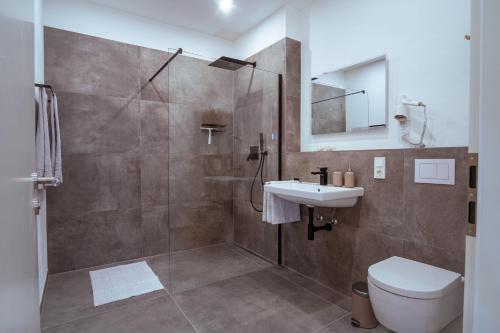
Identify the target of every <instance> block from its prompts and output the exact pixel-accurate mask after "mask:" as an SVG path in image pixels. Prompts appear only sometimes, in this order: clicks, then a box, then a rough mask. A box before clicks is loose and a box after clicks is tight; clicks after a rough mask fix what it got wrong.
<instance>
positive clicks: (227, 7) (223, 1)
mask: <svg viewBox="0 0 500 333" xmlns="http://www.w3.org/2000/svg"><path fill="white" fill-rule="evenodd" d="M233 7H234V3H233V0H219V9H220V10H221V11H222V12H223V13H225V14H227V13H229V12H230V11H231V9H233Z"/></svg>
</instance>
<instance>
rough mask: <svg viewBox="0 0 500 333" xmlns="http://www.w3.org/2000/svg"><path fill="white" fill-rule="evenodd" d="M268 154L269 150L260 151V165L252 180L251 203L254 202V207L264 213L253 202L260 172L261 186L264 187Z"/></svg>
mask: <svg viewBox="0 0 500 333" xmlns="http://www.w3.org/2000/svg"><path fill="white" fill-rule="evenodd" d="M266 154H267V152H261V153H260V159H259V167H258V168H257V172H256V173H255V176H254V177H253V181H252V186H251V187H250V203H251V204H252V208H253V209H254V210H255V211H256V212H259V213H262V209H259V208H257V207H256V206H255V203H254V202H253V188H254V186H255V181H256V180H257V177H258V176H259V173H260V186H262V188H264V176H263V173H264V161H265V159H266Z"/></svg>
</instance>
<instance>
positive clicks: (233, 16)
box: [87, 0, 313, 40]
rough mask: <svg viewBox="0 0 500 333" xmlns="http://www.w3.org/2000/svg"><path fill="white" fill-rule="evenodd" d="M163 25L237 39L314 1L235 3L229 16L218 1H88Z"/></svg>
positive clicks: (252, 0) (248, 0)
mask: <svg viewBox="0 0 500 333" xmlns="http://www.w3.org/2000/svg"><path fill="white" fill-rule="evenodd" d="M87 1H90V2H93V3H96V4H99V5H104V6H107V7H111V8H114V9H118V10H122V11H125V12H128V13H130V14H135V15H139V16H143V17H147V18H150V19H154V20H157V21H161V22H164V23H168V24H172V25H176V26H180V27H184V28H188V29H191V30H195V31H198V32H202V33H206V34H209V35H213V36H217V37H221V38H224V39H227V40H235V39H236V38H238V37H239V36H241V35H243V34H244V33H245V32H247V31H248V30H250V29H251V28H252V27H254V26H255V25H257V24H258V23H260V22H261V21H263V20H264V19H265V18H267V17H268V16H269V15H271V14H272V13H274V12H275V11H277V10H278V9H280V8H281V7H283V6H285V5H292V6H295V7H296V8H298V9H301V8H303V7H304V6H305V5H307V4H308V3H310V2H312V1H313V0H234V5H235V7H234V9H233V10H232V11H231V12H230V13H229V14H224V13H222V12H221V11H220V10H219V7H218V4H217V0H140V1H137V0H87Z"/></svg>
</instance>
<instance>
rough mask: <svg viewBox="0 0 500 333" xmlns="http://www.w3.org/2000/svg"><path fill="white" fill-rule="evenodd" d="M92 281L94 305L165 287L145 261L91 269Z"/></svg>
mask: <svg viewBox="0 0 500 333" xmlns="http://www.w3.org/2000/svg"><path fill="white" fill-rule="evenodd" d="M90 281H91V283H92V291H93V294H94V306H98V305H102V304H106V303H111V302H115V301H119V300H121V299H126V298H129V297H132V296H138V295H142V294H146V293H150V292H152V291H155V290H160V289H164V287H163V285H162V284H161V282H160V280H159V279H158V277H157V276H156V274H155V273H154V272H153V270H152V269H151V267H149V265H148V264H147V263H146V262H145V261H141V262H137V263H133V264H128V265H120V266H115V267H111V268H105V269H100V270H97V271H91V272H90Z"/></svg>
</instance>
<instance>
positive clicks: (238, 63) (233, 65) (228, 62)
mask: <svg viewBox="0 0 500 333" xmlns="http://www.w3.org/2000/svg"><path fill="white" fill-rule="evenodd" d="M208 66H212V67H217V68H222V69H228V70H230V71H235V70H237V69H240V68H241V67H243V66H252V67H253V68H255V66H257V63H256V62H255V61H254V62H250V61H244V60H239V59H234V58H229V57H220V58H219V59H217V60H215V61H214V62H212V63H210V64H209V65H208Z"/></svg>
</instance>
